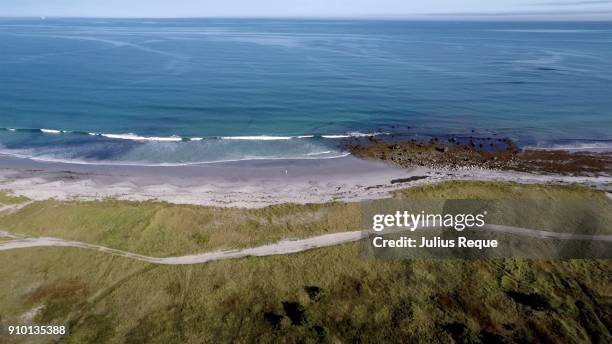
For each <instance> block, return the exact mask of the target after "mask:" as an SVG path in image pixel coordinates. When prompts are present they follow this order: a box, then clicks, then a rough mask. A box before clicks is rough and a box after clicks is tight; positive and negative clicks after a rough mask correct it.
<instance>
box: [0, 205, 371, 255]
mask: <svg viewBox="0 0 612 344" xmlns="http://www.w3.org/2000/svg"><path fill="white" fill-rule="evenodd" d="M359 209H360V208H359V205H358V204H342V203H331V204H325V205H294V204H283V205H275V206H270V207H266V208H263V209H232V208H215V207H201V206H191V205H176V204H169V203H162V202H152V201H151V202H129V201H117V200H103V201H93V202H76V201H74V202H61V201H55V200H49V201H43V202H34V203H32V204H30V205H28V206H27V207H25V208H24V209H22V210H20V211H19V212H16V213H14V214H8V215H6V216H1V215H0V229H2V230H5V231H9V232H11V233H20V234H28V235H32V236H51V237H58V238H62V239H70V240H78V241H83V242H89V243H95V244H100V245H105V246H108V247H112V248H116V249H121V250H126V251H130V252H137V253H141V254H147V255H154V256H170V255H178V254H189V253H196V252H203V251H209V250H214V249H223V248H225V249H227V248H239V247H252V246H257V245H261V244H265V243H270V242H276V241H279V240H281V239H285V238H300V237H308V236H313V235H316V234H323V233H327V232H340V231H347V230H357V229H359V225H360V222H359V221H360V212H359Z"/></svg>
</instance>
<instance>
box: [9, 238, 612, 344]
mask: <svg viewBox="0 0 612 344" xmlns="http://www.w3.org/2000/svg"><path fill="white" fill-rule="evenodd" d="M0 260H1V261H10V262H12V264H2V265H0V274H1V275H2V276H5V277H6V276H10V278H3V279H2V280H0V318H1V319H2V322H5V323H7V322H8V323H12V322H15V321H19V318H20V317H21V316H23V314H27V312H28V311H31V310H32V309H36V308H38V309H39V311H38V312H37V313H36V314H35V315H34V318H33V320H32V321H34V322H37V323H66V324H69V326H70V333H71V334H70V336H68V337H65V338H64V339H63V342H65V343H91V342H96V343H202V342H204V343H219V342H223V343H225V342H263V343H266V342H269V343H273V342H278V341H283V342H297V341H305V342H307V343H309V342H312V343H316V342H364V343H373V342H421V343H431V342H450V341H452V340H456V341H458V342H494V341H495V340H499V339H500V338H501V337H502V336H503V337H508V338H510V339H511V340H513V341H527V342H585V341H591V340H592V341H595V340H600V341H609V340H610V339H611V338H612V337H610V333H609V330H608V329H607V328H606V327H608V328H609V326H610V321H611V319H610V317H609V309H610V307H611V306H612V303H610V300H611V298H612V289H611V288H610V286H611V285H612V277H611V276H612V274H610V271H611V269H612V265H611V263H610V262H609V261H596V260H592V261H584V260H575V261H527V260H496V261H460V260H411V261H389V260H374V259H369V258H364V257H362V256H361V255H360V246H359V244H358V243H354V244H349V245H343V246H339V247H333V248H325V249H319V250H314V251H309V252H305V253H300V254H294V255H289V256H274V257H265V258H246V259H239V260H231V261H221V262H214V263H210V264H204V265H195V266H153V265H148V264H146V263H141V262H135V261H130V260H127V259H124V258H113V257H110V256H108V255H104V254H100V253H96V252H91V251H86V250H79V249H63V250H57V249H49V248H46V249H35V250H29V251H13V252H0ZM41 306H42V307H41Z"/></svg>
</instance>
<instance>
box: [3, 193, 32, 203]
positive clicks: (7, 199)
mask: <svg viewBox="0 0 612 344" xmlns="http://www.w3.org/2000/svg"><path fill="white" fill-rule="evenodd" d="M27 200H28V199H27V198H25V197H23V196H11V195H9V194H7V193H4V192H0V207H1V206H3V205H9V204H19V203H24V202H26V201H27Z"/></svg>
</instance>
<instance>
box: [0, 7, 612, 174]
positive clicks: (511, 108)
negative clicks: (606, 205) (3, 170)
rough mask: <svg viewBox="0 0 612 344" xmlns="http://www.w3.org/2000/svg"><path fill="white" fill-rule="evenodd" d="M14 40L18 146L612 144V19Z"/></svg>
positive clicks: (31, 23) (227, 150)
mask: <svg viewBox="0 0 612 344" xmlns="http://www.w3.org/2000/svg"><path fill="white" fill-rule="evenodd" d="M0 51H1V52H2V54H0V127H1V128H3V129H2V130H0V152H2V153H6V154H13V155H17V156H24V157H33V158H37V159H43V160H62V161H78V162H87V163H122V164H191V163H199V162H214V161H226V160H244V159H265V158H304V159H320V158H332V157H336V156H342V155H344V154H345V153H344V152H343V150H342V147H341V145H340V144H339V143H340V142H341V141H342V140H343V138H345V137H346V136H359V135H362V134H369V133H378V134H402V135H408V136H429V135H450V136H452V135H475V136H496V137H509V138H512V139H514V140H516V141H518V142H519V143H520V144H522V145H538V146H549V147H559V148H568V147H569V148H588V149H610V147H612V144H611V140H612V23H555V22H547V23H525V22H521V23H499V22H498V23H487V22H478V23H476V22H474V23H465V22H463V23H462V22H401V21H312V20H311V21H300V20H222V19H216V20H205V19H197V20H196V19H181V20H169V19H168V20H148V19H147V20H144V19H141V20H138V19H131V20H110V19H46V20H38V19H36V20H31V19H30V20H25V19H0ZM40 129H45V130H40ZM47 129H48V130H47Z"/></svg>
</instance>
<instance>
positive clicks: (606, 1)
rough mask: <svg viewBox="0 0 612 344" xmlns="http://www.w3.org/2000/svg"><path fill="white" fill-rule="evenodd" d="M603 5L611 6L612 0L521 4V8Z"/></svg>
mask: <svg viewBox="0 0 612 344" xmlns="http://www.w3.org/2000/svg"><path fill="white" fill-rule="evenodd" d="M605 4H612V0H582V1H549V2H533V3H528V4H523V6H583V5H605Z"/></svg>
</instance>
